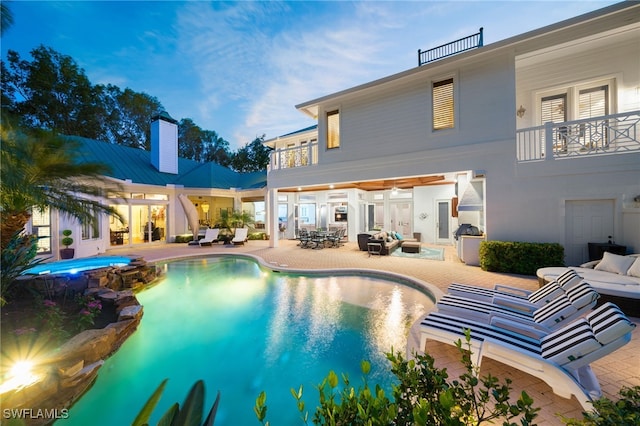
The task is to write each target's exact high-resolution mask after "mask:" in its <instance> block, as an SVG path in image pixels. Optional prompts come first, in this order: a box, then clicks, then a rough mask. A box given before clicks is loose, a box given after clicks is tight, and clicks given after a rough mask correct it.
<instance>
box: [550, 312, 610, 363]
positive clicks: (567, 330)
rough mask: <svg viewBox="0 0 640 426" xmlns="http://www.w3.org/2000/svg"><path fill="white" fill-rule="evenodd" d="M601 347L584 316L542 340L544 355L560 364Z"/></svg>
mask: <svg viewBox="0 0 640 426" xmlns="http://www.w3.org/2000/svg"><path fill="white" fill-rule="evenodd" d="M601 347H602V345H601V344H600V343H599V342H598V341H597V340H596V338H595V336H594V335H593V331H592V330H591V326H590V325H589V322H588V321H587V320H586V319H584V318H580V319H579V320H578V321H575V322H573V323H571V324H570V325H569V326H567V327H563V328H562V329H560V330H558V331H554V332H553V333H551V334H549V335H547V336H545V337H543V338H542V340H541V349H542V357H543V358H546V359H548V360H549V361H553V362H556V363H558V364H560V365H564V364H567V363H569V362H571V361H575V360H576V359H580V358H582V357H583V356H585V355H587V354H589V353H591V352H593V351H595V350H598V349H600V348H601Z"/></svg>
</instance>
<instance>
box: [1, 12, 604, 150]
mask: <svg viewBox="0 0 640 426" xmlns="http://www.w3.org/2000/svg"><path fill="white" fill-rule="evenodd" d="M613 3H616V2H615V1H577V2H568V1H567V2H563V1H532V0H528V1H472V2H467V1H448V2H437V1H406V2H405V1H399V2H385V1H364V2H359V1H356V2H343V1H313V2H306V1H297V2H286V3H281V2H249V1H242V2H206V1H188V2H185V1H102V2H99V1H64V2H63V1H10V2H7V4H8V5H9V8H10V9H11V11H12V13H13V18H14V24H13V26H12V27H10V28H9V29H8V30H7V31H6V32H5V34H4V36H3V37H2V59H3V60H6V57H7V56H6V55H7V50H8V49H12V50H16V51H18V52H19V53H20V55H21V57H22V58H23V59H29V60H31V57H30V55H29V52H30V51H31V50H32V49H34V48H35V47H37V46H39V45H41V44H43V45H45V46H47V47H51V48H53V49H54V50H56V51H58V52H60V53H62V54H65V55H69V56H71V57H72V58H73V59H74V60H75V61H76V62H77V63H78V64H79V66H80V67H82V68H83V69H84V71H85V73H86V74H87V76H88V77H89V79H90V80H91V82H92V83H94V84H97V83H102V84H108V83H111V84H115V85H117V86H119V87H120V88H121V89H125V88H127V87H129V88H131V89H132V90H134V91H137V92H145V93H147V94H149V95H152V96H155V97H156V98H158V100H159V101H160V102H161V103H162V104H163V105H164V107H165V109H166V110H167V112H169V114H171V116H173V117H174V118H176V119H178V120H179V119H181V118H191V119H193V121H194V122H195V123H196V124H197V125H199V126H200V127H201V128H203V129H206V130H215V131H216V132H218V134H219V135H220V136H221V137H223V138H224V139H226V140H228V141H229V143H230V146H231V148H232V149H234V150H235V149H237V148H238V147H240V146H242V145H245V144H246V143H248V142H251V141H252V140H253V139H254V138H255V137H256V136H261V135H263V134H265V135H266V138H267V139H270V138H273V137H276V136H279V135H282V134H285V133H289V132H291V131H295V130H298V129H301V128H304V127H307V126H309V125H312V124H315V121H314V120H312V119H311V118H309V117H307V116H305V115H303V114H302V113H300V112H298V111H297V110H296V109H295V105H296V104H300V103H303V102H306V101H309V100H312V99H315V98H318V97H321V96H324V95H328V94H331V93H334V92H337V91H340V90H344V89H347V88H350V87H353V86H356V85H359V84H362V83H366V82H369V81H372V80H375V79H378V78H382V77H385V76H388V75H391V74H394V73H397V72H401V71H404V70H407V69H409V68H413V67H415V66H417V51H418V49H423V50H424V49H428V48H430V47H435V46H437V45H440V44H443V43H446V42H449V41H453V40H455V39H457V38H460V37H463V36H466V35H470V34H472V33H475V32H477V31H478V28H480V27H484V40H485V45H486V44H490V43H493V42H496V41H499V40H502V39H505V38H507V37H511V36H513V35H517V34H520V33H523V32H526V31H529V30H533V29H536V28H539V27H542V26H545V25H549V24H552V23H555V22H557V21H560V20H563V19H567V18H570V17H573V16H577V15H580V14H583V13H586V12H590V11H593V10H596V9H599V8H601V7H605V6H607V5H610V4H613Z"/></svg>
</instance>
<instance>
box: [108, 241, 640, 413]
mask: <svg viewBox="0 0 640 426" xmlns="http://www.w3.org/2000/svg"><path fill="white" fill-rule="evenodd" d="M297 244H298V241H297V240H285V241H280V247H278V248H269V247H268V241H249V242H248V243H246V244H245V245H244V246H224V245H213V246H211V247H199V246H187V245H186V244H167V245H157V246H151V247H148V248H138V247H136V248H117V249H113V250H109V252H108V254H110V255H116V254H136V255H140V256H142V257H144V258H145V260H147V261H148V262H152V261H159V260H166V259H171V258H176V257H188V256H201V255H207V254H212V253H227V254H234V253H236V254H237V253H247V254H251V255H255V256H258V257H261V258H262V259H264V261H265V263H267V264H273V265H274V266H278V267H280V268H292V269H345V268H346V269H354V268H364V269H375V270H383V271H389V272H394V273H399V274H404V275H408V276H412V277H415V278H418V279H420V280H423V281H425V282H427V283H430V284H432V285H434V286H436V287H438V288H439V289H440V290H442V291H443V292H446V290H447V287H448V286H449V284H451V283H452V282H458V283H465V284H474V285H479V286H485V287H492V286H493V285H494V284H495V283H501V284H506V285H513V286H518V287H521V288H525V289H530V290H532V289H535V288H537V287H538V282H537V279H536V277H523V276H515V275H508V274H498V273H492V272H485V271H483V270H481V269H480V268H479V267H474V266H467V265H465V264H464V263H462V262H460V261H459V260H458V259H457V257H456V253H455V249H454V247H452V246H446V247H445V254H444V257H445V260H444V262H442V261H431V260H424V259H411V258H401V257H392V256H375V257H368V256H367V253H366V252H362V251H360V250H359V248H358V245H357V243H356V242H348V243H346V244H345V245H344V246H343V247H341V248H339V249H332V250H320V251H318V252H317V253H313V255H310V254H309V251H308V250H300V247H298V246H297ZM632 320H633V321H634V322H635V323H636V324H640V319H639V318H632ZM639 329H640V327H637V328H636V329H635V331H634V336H633V339H632V340H631V342H630V343H629V344H627V345H626V346H624V347H622V348H620V349H618V350H617V351H615V352H614V353H612V354H610V355H608V356H606V357H604V358H602V359H600V360H598V361H597V362H594V363H593V364H592V368H593V370H594V372H595V374H596V376H597V378H598V380H599V381H600V385H601V387H602V391H603V394H604V395H605V396H607V397H609V398H612V399H617V397H618V391H619V390H620V388H621V387H622V386H629V387H630V386H640V357H638V355H637V354H638V353H640V337H638V336H639V335H640V331H638V330H639ZM409 341H410V343H409V344H410V345H411V344H413V345H414V346H417V343H416V342H417V341H418V337H417V333H414V332H412V333H411V336H410V337H409ZM427 351H428V352H429V353H430V354H431V355H432V356H434V358H436V360H438V361H439V363H438V366H439V367H447V369H448V371H449V374H450V376H457V375H459V374H461V373H462V369H461V368H460V364H459V354H458V352H457V349H455V348H454V347H453V346H450V345H445V344H442V343H438V342H428V343H427ZM487 373H491V374H493V375H495V376H497V377H500V378H506V377H509V378H510V379H511V380H512V387H513V393H512V395H515V394H516V393H517V394H519V393H520V392H521V391H522V390H526V392H527V393H528V394H529V395H530V396H531V397H532V398H533V399H534V401H535V405H536V406H538V407H540V408H541V411H540V413H539V416H538V418H537V419H536V420H537V423H538V424H559V423H560V421H559V419H558V418H557V416H556V413H561V414H562V415H564V416H568V417H576V418H581V411H582V410H581V407H580V405H579V404H578V402H577V401H576V400H575V399H571V400H569V399H564V398H560V397H557V396H555V395H554V394H553V392H552V391H551V389H550V387H549V386H547V385H546V384H545V383H544V382H542V381H541V380H539V379H537V378H535V377H533V376H530V375H528V374H525V373H522V372H521V371H518V370H516V369H513V368H511V367H507V366H505V365H504V364H501V363H498V362H495V361H492V360H490V359H486V360H484V361H483V363H482V370H481V374H487Z"/></svg>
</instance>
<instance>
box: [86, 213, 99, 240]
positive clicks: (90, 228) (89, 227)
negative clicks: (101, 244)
mask: <svg viewBox="0 0 640 426" xmlns="http://www.w3.org/2000/svg"><path fill="white" fill-rule="evenodd" d="M101 222H102V219H101V217H100V215H97V216H96V218H95V220H94V221H92V222H90V223H83V224H82V239H83V240H91V239H97V238H100V223H101Z"/></svg>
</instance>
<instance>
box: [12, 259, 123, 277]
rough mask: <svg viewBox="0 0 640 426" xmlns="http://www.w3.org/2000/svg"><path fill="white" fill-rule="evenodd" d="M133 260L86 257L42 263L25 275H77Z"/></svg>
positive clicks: (24, 273)
mask: <svg viewBox="0 0 640 426" xmlns="http://www.w3.org/2000/svg"><path fill="white" fill-rule="evenodd" d="M129 263H131V259H130V258H128V257H121V256H102V257H85V258H81V259H71V260H61V261H59V262H51V263H42V264H40V265H38V266H34V267H33V268H30V269H27V270H26V271H24V272H23V273H22V274H23V275H45V274H77V273H78V272H82V271H88V270H90V269H98V268H105V267H107V266H127V265H128V264H129Z"/></svg>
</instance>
